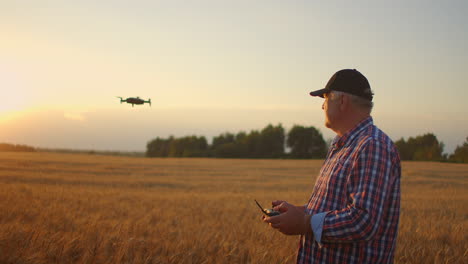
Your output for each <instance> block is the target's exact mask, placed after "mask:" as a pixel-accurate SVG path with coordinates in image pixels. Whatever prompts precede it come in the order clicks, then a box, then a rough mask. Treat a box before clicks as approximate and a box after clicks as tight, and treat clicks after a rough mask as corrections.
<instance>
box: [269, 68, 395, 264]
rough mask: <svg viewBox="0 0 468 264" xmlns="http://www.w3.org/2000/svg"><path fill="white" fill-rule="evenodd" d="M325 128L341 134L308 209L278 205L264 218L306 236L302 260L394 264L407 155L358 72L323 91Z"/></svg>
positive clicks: (346, 73)
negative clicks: (377, 116)
mask: <svg viewBox="0 0 468 264" xmlns="http://www.w3.org/2000/svg"><path fill="white" fill-rule="evenodd" d="M310 95H312V96H319V97H323V98H325V101H324V103H323V105H322V109H323V110H324V112H325V126H326V127H328V128H330V129H331V130H333V131H334V132H335V133H336V138H335V139H334V140H333V142H332V145H331V146H330V149H329V151H328V154H327V157H326V159H325V162H324V163H323V166H322V168H321V170H320V174H319V176H318V178H317V181H316V183H315V187H314V190H313V192H312V195H311V196H310V198H309V201H308V203H307V204H306V205H305V206H295V205H292V204H289V203H287V202H285V201H280V200H278V201H273V202H272V204H273V206H274V209H275V210H277V211H280V212H281V214H280V215H278V216H272V217H265V218H264V221H265V222H267V223H269V224H270V225H271V227H273V228H275V229H277V230H278V231H280V232H282V233H284V234H286V235H301V238H300V246H299V252H298V256H297V263H392V262H393V259H394V252H395V245H396V238H397V230H398V221H399V214H400V175H401V167H400V158H399V155H398V152H397V149H396V147H395V145H394V144H393V142H392V140H391V139H390V138H389V137H388V136H387V135H386V134H385V133H384V132H382V131H381V130H380V129H378V128H377V127H376V126H375V125H374V124H373V120H372V117H371V116H370V113H371V110H372V107H373V102H372V98H373V93H372V91H371V88H370V85H369V82H368V81H367V79H366V77H364V75H362V74H361V73H360V72H358V71H357V70H354V69H345V70H341V71H338V72H336V73H335V74H334V75H333V76H332V77H331V79H330V80H329V81H328V83H327V85H326V87H325V88H324V89H320V90H317V91H313V92H311V93H310Z"/></svg>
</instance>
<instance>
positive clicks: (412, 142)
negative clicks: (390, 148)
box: [395, 133, 468, 163]
mask: <svg viewBox="0 0 468 264" xmlns="http://www.w3.org/2000/svg"><path fill="white" fill-rule="evenodd" d="M395 145H396V146H397V148H398V152H400V158H401V159H402V160H415V161H443V162H445V161H446V162H457V163H468V137H466V139H465V142H464V143H463V145H461V146H457V147H456V148H455V151H454V152H453V153H452V154H450V155H448V154H444V153H443V151H444V143H443V142H439V140H438V139H437V137H436V136H435V135H434V134H432V133H427V134H424V135H422V136H416V137H409V138H408V139H407V140H405V139H404V138H401V139H399V140H398V141H396V142H395Z"/></svg>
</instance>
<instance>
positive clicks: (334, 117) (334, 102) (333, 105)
mask: <svg viewBox="0 0 468 264" xmlns="http://www.w3.org/2000/svg"><path fill="white" fill-rule="evenodd" d="M323 97H324V98H325V101H324V102H323V104H322V109H323V111H324V112H325V126H326V127H328V128H330V129H332V130H333V128H334V127H336V123H337V122H338V120H339V115H340V111H339V110H340V109H339V107H340V106H339V104H340V97H341V95H338V94H333V93H327V94H324V95H323Z"/></svg>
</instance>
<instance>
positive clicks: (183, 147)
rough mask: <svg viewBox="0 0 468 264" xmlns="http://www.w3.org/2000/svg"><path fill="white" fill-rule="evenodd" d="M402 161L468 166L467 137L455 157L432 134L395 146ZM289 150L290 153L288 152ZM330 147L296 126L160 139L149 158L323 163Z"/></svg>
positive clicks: (310, 131) (152, 144) (314, 131)
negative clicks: (444, 151) (289, 160)
mask: <svg viewBox="0 0 468 264" xmlns="http://www.w3.org/2000/svg"><path fill="white" fill-rule="evenodd" d="M395 145H396V146H397V148H398V151H399V153H400V157H401V159H402V160H414V161H443V162H458V163H468V137H467V138H466V141H465V142H464V143H463V145H461V146H457V148H456V149H455V151H454V153H452V154H450V155H447V154H444V153H443V150H444V143H443V142H440V141H439V140H438V139H437V137H436V136H435V135H434V134H432V133H427V134H424V135H421V136H416V137H410V138H408V139H407V140H405V139H404V138H401V139H399V140H397V141H396V142H395ZM286 150H288V151H286ZM327 150H328V146H327V144H326V143H325V140H324V138H323V136H322V134H321V133H320V131H319V130H318V129H316V128H315V127H313V126H310V127H305V126H300V125H295V126H293V127H292V128H291V129H290V130H289V131H288V132H287V133H286V131H285V129H284V128H283V127H282V125H281V124H279V125H276V126H274V125H271V124H269V125H267V126H266V127H265V128H263V129H262V130H252V131H250V132H249V133H246V132H243V131H241V132H239V133H237V134H233V133H229V132H226V133H222V134H220V135H218V136H216V137H214V138H213V141H212V143H211V144H209V143H208V141H207V139H206V138H205V137H204V136H186V137H181V138H175V137H173V136H170V137H169V138H160V137H157V138H155V139H153V140H151V141H149V142H148V144H147V150H146V156H147V157H214V158H263V159H277V158H292V159H323V158H325V155H326V153H327Z"/></svg>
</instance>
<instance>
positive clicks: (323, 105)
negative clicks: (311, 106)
mask: <svg viewBox="0 0 468 264" xmlns="http://www.w3.org/2000/svg"><path fill="white" fill-rule="evenodd" d="M324 105H325V102H323V104H322V110H325V108H324Z"/></svg>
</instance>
